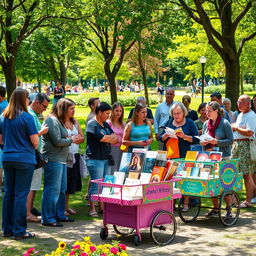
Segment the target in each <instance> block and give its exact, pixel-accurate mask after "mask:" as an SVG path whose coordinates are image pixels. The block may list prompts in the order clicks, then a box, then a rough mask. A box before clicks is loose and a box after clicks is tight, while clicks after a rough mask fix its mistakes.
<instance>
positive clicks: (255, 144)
mask: <svg viewBox="0 0 256 256" xmlns="http://www.w3.org/2000/svg"><path fill="white" fill-rule="evenodd" d="M250 155H251V161H256V140H250Z"/></svg>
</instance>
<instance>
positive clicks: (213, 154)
mask: <svg viewBox="0 0 256 256" xmlns="http://www.w3.org/2000/svg"><path fill="white" fill-rule="evenodd" d="M209 158H210V160H211V161H213V162H219V161H221V158H222V152H215V151H211V152H210V157H209Z"/></svg>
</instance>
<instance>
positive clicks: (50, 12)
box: [0, 0, 78, 97]
mask: <svg viewBox="0 0 256 256" xmlns="http://www.w3.org/2000/svg"><path fill="white" fill-rule="evenodd" d="M68 2H69V0H67V1H65V2H63V1H60V0H56V1H54V2H49V1H48V0H5V1H1V2H0V65H1V67H2V70H3V72H4V76H5V80H6V86H7V94H8V97H9V96H10V94H11V93H12V91H13V90H14V89H15V87H16V73H15V61H16V58H17V53H18V50H19V48H20V46H21V44H22V42H23V41H24V40H25V39H26V38H27V37H28V36H30V35H31V34H32V33H33V32H34V31H35V30H36V29H37V28H39V27H40V26H42V25H43V24H44V25H45V21H46V20H48V19H50V18H55V19H56V18H58V17H68V16H69V17H78V16H77V15H76V9H74V8H68V14H67V8H66V7H70V6H72V3H70V4H69V3H68ZM66 14H67V15H66ZM70 19H76V18H70Z"/></svg>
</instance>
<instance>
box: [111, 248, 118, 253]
mask: <svg viewBox="0 0 256 256" xmlns="http://www.w3.org/2000/svg"><path fill="white" fill-rule="evenodd" d="M110 252H111V253H113V254H117V253H118V248H116V247H112V248H110Z"/></svg>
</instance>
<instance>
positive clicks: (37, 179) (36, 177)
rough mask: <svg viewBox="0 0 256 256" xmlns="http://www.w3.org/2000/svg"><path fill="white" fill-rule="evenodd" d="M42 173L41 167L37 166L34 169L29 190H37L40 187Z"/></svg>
mask: <svg viewBox="0 0 256 256" xmlns="http://www.w3.org/2000/svg"><path fill="white" fill-rule="evenodd" d="M42 174H43V168H38V169H35V170H34V173H33V178H32V182H31V186H30V190H33V191H37V190H40V189H41V185H42Z"/></svg>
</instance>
